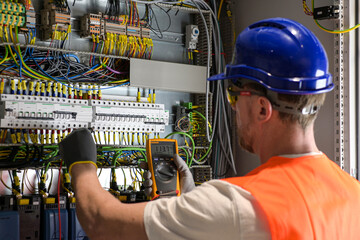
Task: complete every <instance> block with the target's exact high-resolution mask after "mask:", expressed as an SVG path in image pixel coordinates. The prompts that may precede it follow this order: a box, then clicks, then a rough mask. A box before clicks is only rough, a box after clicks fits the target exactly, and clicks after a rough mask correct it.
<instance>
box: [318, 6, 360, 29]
mask: <svg viewBox="0 0 360 240" xmlns="http://www.w3.org/2000/svg"><path fill="white" fill-rule="evenodd" d="M311 3H312V11H313V12H314V0H311ZM314 21H315V23H316V25H317V26H318V27H319V28H320V29H322V30H324V31H325V32H328V33H333V34H339V33H348V32H350V31H352V30H355V29H357V28H358V27H360V23H359V24H357V25H355V26H353V27H351V28H348V29H344V30H331V29H327V28H325V27H323V26H322V25H321V24H320V23H319V22H318V20H316V19H314Z"/></svg>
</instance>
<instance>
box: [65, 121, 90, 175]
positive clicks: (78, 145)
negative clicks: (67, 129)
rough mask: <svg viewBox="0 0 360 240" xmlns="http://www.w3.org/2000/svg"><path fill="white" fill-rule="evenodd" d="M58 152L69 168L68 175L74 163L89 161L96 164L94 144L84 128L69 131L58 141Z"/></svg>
mask: <svg viewBox="0 0 360 240" xmlns="http://www.w3.org/2000/svg"><path fill="white" fill-rule="evenodd" d="M59 152H60V156H61V158H62V159H63V160H64V161H65V163H66V166H68V168H69V173H70V175H71V168H72V167H73V166H74V165H75V164H78V163H91V164H94V165H95V166H96V145H95V142H94V140H93V137H92V136H91V133H90V131H89V130H88V129H86V128H80V129H77V130H74V131H73V132H72V133H70V134H69V135H68V136H67V137H66V138H65V139H64V140H63V141H61V142H60V143H59ZM96 167H97V166H96Z"/></svg>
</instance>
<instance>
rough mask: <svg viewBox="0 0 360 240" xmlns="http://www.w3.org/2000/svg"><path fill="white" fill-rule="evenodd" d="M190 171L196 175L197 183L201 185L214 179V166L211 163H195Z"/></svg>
mask: <svg viewBox="0 0 360 240" xmlns="http://www.w3.org/2000/svg"><path fill="white" fill-rule="evenodd" d="M190 171H191V173H192V175H193V177H194V182H195V185H200V184H202V183H204V182H207V181H210V180H211V179H212V168H211V166H210V165H193V166H191V168H190Z"/></svg>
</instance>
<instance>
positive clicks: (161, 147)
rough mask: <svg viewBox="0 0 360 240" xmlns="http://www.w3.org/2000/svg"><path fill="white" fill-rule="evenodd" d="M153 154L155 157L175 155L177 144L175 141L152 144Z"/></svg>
mask: <svg viewBox="0 0 360 240" xmlns="http://www.w3.org/2000/svg"><path fill="white" fill-rule="evenodd" d="M151 154H152V155H153V159H154V160H155V159H156V157H173V156H174V154H175V144H174V143H157V144H154V143H153V144H152V145H151Z"/></svg>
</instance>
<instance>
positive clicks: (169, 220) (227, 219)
mask: <svg viewBox="0 0 360 240" xmlns="http://www.w3.org/2000/svg"><path fill="white" fill-rule="evenodd" d="M265 222H266V221H265V220H264V217H263V213H262V211H261V209H259V208H258V207H257V204H256V201H255V199H254V197H253V196H252V195H251V194H250V193H249V192H247V191H246V190H244V189H242V188H240V187H238V186H235V185H232V184H229V183H227V182H224V181H220V180H212V181H209V182H207V183H204V184H202V185H201V186H199V187H196V188H195V189H194V190H193V191H191V192H189V193H185V194H182V195H181V196H180V197H173V198H165V199H159V200H155V201H151V202H149V203H148V204H147V205H146V207H145V211H144V224H145V230H146V234H147V236H148V238H149V239H150V240H152V239H156V240H162V239H172V240H177V239H207V240H211V239H214V240H215V239H216V240H218V239H224V240H225V239H256V240H261V239H270V235H269V230H268V227H267V225H266V223H265Z"/></svg>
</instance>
